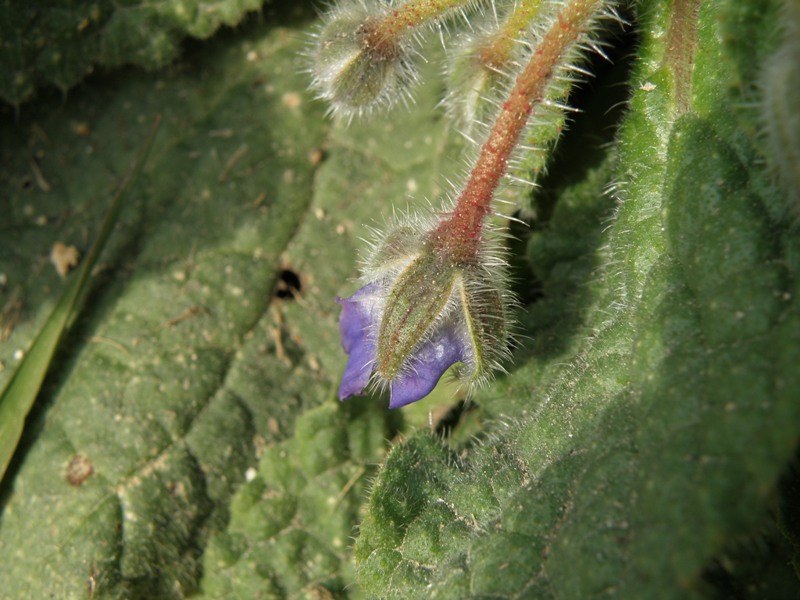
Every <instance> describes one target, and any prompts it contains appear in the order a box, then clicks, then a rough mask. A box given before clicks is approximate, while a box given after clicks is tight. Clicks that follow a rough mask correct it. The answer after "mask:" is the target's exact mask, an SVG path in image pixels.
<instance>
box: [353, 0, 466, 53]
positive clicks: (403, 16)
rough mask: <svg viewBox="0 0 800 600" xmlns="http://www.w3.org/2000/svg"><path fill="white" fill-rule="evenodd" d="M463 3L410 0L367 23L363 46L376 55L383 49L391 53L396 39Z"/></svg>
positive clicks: (456, 0)
mask: <svg viewBox="0 0 800 600" xmlns="http://www.w3.org/2000/svg"><path fill="white" fill-rule="evenodd" d="M465 3H466V0H410V1H409V2H406V3H405V4H402V5H400V6H398V7H397V8H395V9H393V10H392V11H390V12H389V14H387V15H386V16H385V17H383V18H381V19H379V20H376V21H375V22H373V23H371V24H370V25H369V27H368V29H367V38H366V40H365V42H364V43H365V47H366V48H368V49H369V50H370V52H372V53H374V54H376V55H381V54H383V53H384V51H385V52H386V53H388V54H391V52H392V51H393V48H394V47H395V45H396V44H397V42H398V40H399V39H400V38H401V37H402V36H404V35H406V34H407V33H408V32H409V31H411V30H413V29H415V28H417V27H419V26H421V25H424V24H426V23H428V22H429V21H432V20H434V19H438V18H439V17H441V16H443V15H444V14H445V13H446V12H447V11H449V10H451V9H454V8H458V7H459V6H463V5H464V4H465Z"/></svg>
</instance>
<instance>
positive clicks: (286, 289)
mask: <svg viewBox="0 0 800 600" xmlns="http://www.w3.org/2000/svg"><path fill="white" fill-rule="evenodd" d="M301 289H302V284H301V283H300V276H299V275H298V274H297V273H295V272H294V271H292V270H290V269H283V270H282V271H281V272H280V274H279V275H278V284H277V285H276V286H275V297H276V298H280V299H281V300H294V299H295V298H296V297H297V294H299V293H300V290H301Z"/></svg>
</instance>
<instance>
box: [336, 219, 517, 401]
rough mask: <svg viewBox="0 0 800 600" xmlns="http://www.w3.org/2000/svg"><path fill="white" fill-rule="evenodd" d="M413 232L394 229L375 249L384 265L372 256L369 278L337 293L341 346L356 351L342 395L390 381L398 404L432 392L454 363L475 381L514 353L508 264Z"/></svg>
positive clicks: (461, 374)
mask: <svg viewBox="0 0 800 600" xmlns="http://www.w3.org/2000/svg"><path fill="white" fill-rule="evenodd" d="M413 237H414V236H410V235H409V230H408V228H401V229H398V230H395V232H394V233H393V234H390V235H388V236H387V237H386V238H385V239H384V243H383V244H378V245H377V246H376V247H375V249H374V254H373V258H374V257H379V261H378V262H380V263H381V265H375V264H374V263H375V261H374V260H373V261H369V260H368V261H367V265H368V268H369V266H370V265H371V268H369V271H370V273H371V275H372V278H371V279H370V280H368V281H369V282H368V283H367V284H366V285H364V286H363V287H362V288H361V289H360V290H358V291H357V292H356V293H355V294H353V295H352V296H350V297H349V298H343V299H342V298H339V299H337V301H338V302H339V304H341V305H342V313H341V317H340V321H339V326H340V333H341V339H342V347H343V348H344V351H345V352H346V353H347V354H348V355H349V358H348V362H347V367H346V368H345V372H344V375H343V377H342V382H341V385H340V387H339V398H340V399H341V400H346V399H347V398H350V397H351V396H354V395H357V394H360V393H362V392H363V391H364V389H365V388H367V386H368V385H370V383H372V384H374V385H376V386H378V387H388V388H389V390H390V402H389V406H390V408H398V407H400V406H405V405H406V404H409V403H411V402H416V401H417V400H420V399H421V398H423V397H425V396H427V395H428V394H429V393H430V392H431V391H432V390H433V388H434V387H435V386H436V384H437V383H438V381H439V379H440V378H441V377H442V375H444V373H445V371H447V370H448V369H449V368H450V367H451V366H453V365H457V367H456V369H454V371H455V375H456V376H457V377H458V378H459V379H461V380H462V381H464V382H465V383H467V384H468V385H471V384H475V383H480V382H482V381H484V380H485V379H486V378H487V377H488V375H489V374H490V373H491V371H492V370H495V369H497V368H500V362H501V360H502V359H503V358H504V357H505V355H506V354H507V346H508V333H507V324H506V320H507V312H508V311H507V307H508V303H509V300H508V294H507V293H505V292H504V291H503V289H504V287H503V285H502V284H503V280H502V269H500V268H498V265H496V264H490V265H486V264H479V263H478V262H477V261H474V262H468V263H467V264H461V263H460V262H459V261H454V260H452V259H451V258H449V256H448V254H447V253H446V252H442V251H440V249H437V248H436V247H435V246H434V245H432V244H430V243H424V242H423V243H418V242H419V239H417V243H414V241H413V239H412V238H413ZM407 252H411V256H408V254H406V253H407ZM398 254H400V255H402V256H403V257H404V258H401V257H400V256H398ZM489 262H490V261H489Z"/></svg>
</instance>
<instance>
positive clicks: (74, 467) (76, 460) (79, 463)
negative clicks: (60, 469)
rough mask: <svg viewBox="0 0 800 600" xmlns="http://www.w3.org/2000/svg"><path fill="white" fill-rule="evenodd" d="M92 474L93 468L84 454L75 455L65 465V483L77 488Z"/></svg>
mask: <svg viewBox="0 0 800 600" xmlns="http://www.w3.org/2000/svg"><path fill="white" fill-rule="evenodd" d="M93 474H94V466H93V465H92V461H90V460H89V457H87V456H86V455H85V454H76V455H75V456H73V457H72V459H70V461H69V464H68V465H67V483H69V484H70V485H72V486H75V487H78V486H80V485H83V482H85V481H86V480H87V479H89V477H91V476H92V475H93Z"/></svg>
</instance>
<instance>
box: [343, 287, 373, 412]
mask: <svg viewBox="0 0 800 600" xmlns="http://www.w3.org/2000/svg"><path fill="white" fill-rule="evenodd" d="M377 290H378V286H377V285H376V284H370V285H366V286H364V287H363V288H361V289H360V290H358V291H357V292H356V293H355V294H353V295H352V296H350V297H349V298H337V299H336V301H337V302H338V303H339V304H341V305H342V314H341V316H340V317H339V333H340V335H341V339H342V348H344V351H345V352H346V353H347V354H349V355H350V356H349V358H348V360H347V367H346V368H345V370H344V375H343V376H342V383H341V384H340V385H339V399H340V400H346V399H347V398H350V397H351V396H355V395H356V394H359V393H361V392H362V391H363V390H364V388H365V387H367V384H368V383H369V378H370V375H371V374H372V369H373V367H374V363H375V353H376V346H375V340H374V339H372V338H371V336H370V335H369V331H370V326H371V324H372V320H373V318H374V312H375V311H374V308H375V305H376V302H375V299H376V297H375V296H376V294H375V292H376V291H377Z"/></svg>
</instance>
